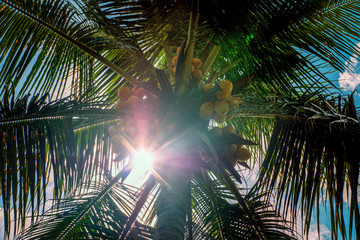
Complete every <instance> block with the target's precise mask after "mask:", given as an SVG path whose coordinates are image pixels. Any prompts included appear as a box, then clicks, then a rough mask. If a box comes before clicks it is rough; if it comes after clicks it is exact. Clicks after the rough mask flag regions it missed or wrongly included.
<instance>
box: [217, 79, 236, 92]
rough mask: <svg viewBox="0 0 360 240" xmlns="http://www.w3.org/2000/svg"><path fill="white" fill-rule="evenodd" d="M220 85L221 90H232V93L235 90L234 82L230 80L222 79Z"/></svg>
mask: <svg viewBox="0 0 360 240" xmlns="http://www.w3.org/2000/svg"><path fill="white" fill-rule="evenodd" d="M219 86H220V89H221V90H223V91H226V92H230V94H231V92H232V90H233V84H232V82H230V81H229V80H225V81H221V82H220V83H219Z"/></svg>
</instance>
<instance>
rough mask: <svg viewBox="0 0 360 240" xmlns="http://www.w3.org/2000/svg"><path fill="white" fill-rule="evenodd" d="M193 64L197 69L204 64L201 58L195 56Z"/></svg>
mask: <svg viewBox="0 0 360 240" xmlns="http://www.w3.org/2000/svg"><path fill="white" fill-rule="evenodd" d="M192 64H193V65H194V66H195V68H196V69H199V68H201V66H202V61H201V60H200V59H199V58H193V60H192Z"/></svg>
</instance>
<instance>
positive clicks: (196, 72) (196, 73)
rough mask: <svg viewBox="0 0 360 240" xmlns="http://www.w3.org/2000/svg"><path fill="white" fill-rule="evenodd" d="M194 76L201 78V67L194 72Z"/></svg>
mask: <svg viewBox="0 0 360 240" xmlns="http://www.w3.org/2000/svg"><path fill="white" fill-rule="evenodd" d="M191 75H192V76H193V78H196V79H200V78H201V76H202V72H201V70H200V69H196V70H195V71H194V72H193V73H192V74H191Z"/></svg>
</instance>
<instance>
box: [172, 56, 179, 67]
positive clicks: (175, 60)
mask: <svg viewBox="0 0 360 240" xmlns="http://www.w3.org/2000/svg"><path fill="white" fill-rule="evenodd" d="M177 59H178V56H175V57H173V58H172V64H173V65H176V63H177Z"/></svg>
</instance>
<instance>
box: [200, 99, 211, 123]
mask: <svg viewBox="0 0 360 240" xmlns="http://www.w3.org/2000/svg"><path fill="white" fill-rule="evenodd" d="M213 109H214V106H213V103H212V102H210V101H209V102H204V103H203V104H202V105H201V106H200V112H199V116H200V117H201V118H202V119H204V120H207V119H210V117H211V115H212V113H213Z"/></svg>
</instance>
